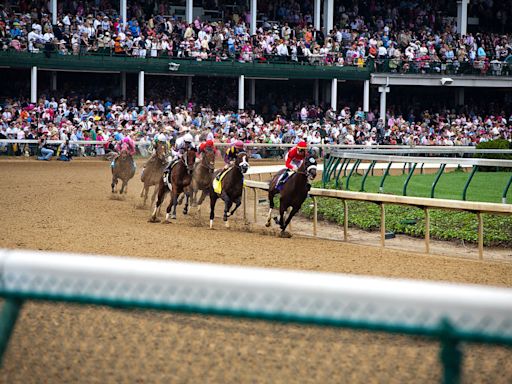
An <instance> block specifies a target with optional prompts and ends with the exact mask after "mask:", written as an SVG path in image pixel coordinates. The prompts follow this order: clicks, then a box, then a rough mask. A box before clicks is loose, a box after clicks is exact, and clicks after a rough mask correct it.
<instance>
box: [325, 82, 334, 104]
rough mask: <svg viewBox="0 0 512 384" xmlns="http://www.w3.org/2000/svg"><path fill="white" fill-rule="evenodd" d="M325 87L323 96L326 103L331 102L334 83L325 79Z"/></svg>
mask: <svg viewBox="0 0 512 384" xmlns="http://www.w3.org/2000/svg"><path fill="white" fill-rule="evenodd" d="M323 83H324V87H323V96H324V103H330V102H331V85H332V83H331V82H330V81H328V80H326V81H324V82H323Z"/></svg>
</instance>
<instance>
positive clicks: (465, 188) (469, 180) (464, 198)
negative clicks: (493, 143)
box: [462, 165, 478, 201]
mask: <svg viewBox="0 0 512 384" xmlns="http://www.w3.org/2000/svg"><path fill="white" fill-rule="evenodd" d="M477 170H478V166H477V165H473V169H472V170H471V173H470V174H469V177H468V180H467V181H466V185H464V190H463V191H462V200H464V201H466V195H467V193H468V188H469V184H470V183H471V180H473V176H475V173H476V171H477Z"/></svg>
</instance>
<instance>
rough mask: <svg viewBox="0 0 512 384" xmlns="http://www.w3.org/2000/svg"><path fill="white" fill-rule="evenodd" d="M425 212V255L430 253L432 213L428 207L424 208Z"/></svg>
mask: <svg viewBox="0 0 512 384" xmlns="http://www.w3.org/2000/svg"><path fill="white" fill-rule="evenodd" d="M423 211H424V212H425V253H430V211H429V210H428V208H427V207H425V208H423Z"/></svg>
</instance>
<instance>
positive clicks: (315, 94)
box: [313, 79, 320, 106]
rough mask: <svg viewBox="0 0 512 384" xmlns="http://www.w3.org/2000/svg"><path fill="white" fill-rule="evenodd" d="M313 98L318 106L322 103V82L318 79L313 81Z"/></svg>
mask: <svg viewBox="0 0 512 384" xmlns="http://www.w3.org/2000/svg"><path fill="white" fill-rule="evenodd" d="M313 100H314V102H315V105H316V106H318V105H320V82H319V81H318V79H315V80H314V82H313Z"/></svg>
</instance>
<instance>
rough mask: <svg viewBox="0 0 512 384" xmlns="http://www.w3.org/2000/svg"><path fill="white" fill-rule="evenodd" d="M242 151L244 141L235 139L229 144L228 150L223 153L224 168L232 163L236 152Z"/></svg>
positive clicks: (236, 154)
mask: <svg viewBox="0 0 512 384" xmlns="http://www.w3.org/2000/svg"><path fill="white" fill-rule="evenodd" d="M243 151H244V143H243V142H242V141H240V140H237V141H235V142H234V143H233V144H231V145H230V146H229V148H228V150H227V151H226V154H225V155H224V163H225V166H224V169H226V168H227V167H229V166H230V165H232V164H233V163H234V162H235V160H236V157H237V156H238V154H239V153H240V152H243Z"/></svg>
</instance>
